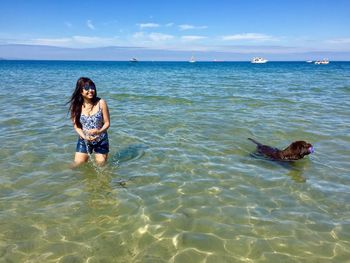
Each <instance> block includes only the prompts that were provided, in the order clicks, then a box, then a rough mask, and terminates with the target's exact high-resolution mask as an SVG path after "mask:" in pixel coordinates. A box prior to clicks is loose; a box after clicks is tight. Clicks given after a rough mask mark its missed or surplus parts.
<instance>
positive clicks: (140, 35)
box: [133, 32, 174, 42]
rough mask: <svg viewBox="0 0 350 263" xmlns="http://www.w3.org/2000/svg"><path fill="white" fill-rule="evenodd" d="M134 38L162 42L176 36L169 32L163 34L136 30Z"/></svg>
mask: <svg viewBox="0 0 350 263" xmlns="http://www.w3.org/2000/svg"><path fill="white" fill-rule="evenodd" d="M133 38H134V39H137V40H139V41H152V42H162V41H167V40H171V39H173V38H174V36H172V35H168V34H162V33H149V34H145V33H144V32H136V33H135V34H134V35H133Z"/></svg>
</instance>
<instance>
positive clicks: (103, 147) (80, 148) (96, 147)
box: [75, 134, 109, 154]
mask: <svg viewBox="0 0 350 263" xmlns="http://www.w3.org/2000/svg"><path fill="white" fill-rule="evenodd" d="M75 151H76V152H80V153H88V152H89V153H90V154H91V153H92V152H95V153H100V154H107V153H108V152H109V142H108V135H107V134H106V135H105V136H104V138H103V139H102V140H100V141H98V142H87V143H85V141H84V139H83V138H81V137H79V139H78V143H77V147H76V150H75Z"/></svg>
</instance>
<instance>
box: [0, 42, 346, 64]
mask: <svg viewBox="0 0 350 263" xmlns="http://www.w3.org/2000/svg"><path fill="white" fill-rule="evenodd" d="M258 48H259V49H261V50H270V51H271V52H267V51H266V52H256V51H255V50H256V49H258ZM232 50H236V52H214V51H174V50H166V49H149V48H143V47H118V46H112V47H99V48H64V47H54V46H43V45H19V44H7V45H0V57H2V58H3V59H7V60H10V59H17V60H18V59H24V60H106V61H108V60H110V61H129V60H130V59H131V58H136V59H137V60H138V61H188V60H189V59H190V58H191V56H192V55H195V57H196V60H197V61H213V60H214V59H215V60H217V61H250V60H251V58H252V57H256V56H259V57H260V56H261V57H265V58H266V59H268V60H269V61H306V60H309V59H312V60H316V59H322V58H328V59H329V60H330V61H350V52H304V53H297V52H294V53H292V52H290V53H287V52H286V51H283V48H282V47H277V46H276V47H273V46H270V47H266V46H264V47H262V46H261V47H243V46H232ZM272 51H273V52H272Z"/></svg>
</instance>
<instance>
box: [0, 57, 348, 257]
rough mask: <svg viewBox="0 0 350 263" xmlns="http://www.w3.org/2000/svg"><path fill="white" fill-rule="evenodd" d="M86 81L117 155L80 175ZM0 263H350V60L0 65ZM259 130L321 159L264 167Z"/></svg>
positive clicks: (265, 137) (275, 142) (264, 137)
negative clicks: (73, 103)
mask: <svg viewBox="0 0 350 263" xmlns="http://www.w3.org/2000/svg"><path fill="white" fill-rule="evenodd" d="M80 76H87V77H90V78H92V79H93V80H94V81H95V83H96V85H97V91H98V95H99V96H100V97H102V98H104V99H106V101H107V103H108V105H109V108H110V113H111V123H112V125H111V128H110V130H109V137H110V143H111V153H110V156H111V158H110V160H109V163H108V165H107V166H106V167H104V168H103V169H96V168H95V167H94V165H93V163H89V164H88V165H85V166H83V167H81V168H79V169H77V170H70V169H69V168H68V166H69V163H70V162H71V161H72V158H73V156H74V151H75V144H76V140H77V135H76V134H75V132H74V130H73V128H72V126H71V123H70V120H69V118H68V115H67V105H65V103H66V102H67V101H68V99H69V97H70V95H71V93H72V91H73V89H74V86H75V82H76V80H77V79H78V78H79V77H80ZM0 77H1V80H2V81H1V84H0V90H1V93H0V109H1V115H0V134H1V140H2V147H1V151H0V160H1V161H0V169H1V176H0V222H1V223H0V258H1V259H0V262H215V263H217V262H347V260H349V258H350V202H349V201H350V195H349V193H350V174H349V170H350V162H349V160H350V158H349V156H350V136H349V134H350V124H349V123H350V63H347V62H331V63H330V64H329V65H319V66H316V65H311V64H307V63H303V62H293V63H292V62H290V63H288V62H279V63H278V62H271V63H267V64H264V65H254V64H250V63H244V62H242V63H239V62H237V63H195V64H190V63H185V62H184V63H180V62H140V63H127V62H64V61H62V62H58V61H0ZM248 137H253V138H255V139H257V140H259V141H261V142H263V143H265V144H269V145H272V146H275V147H279V148H283V147H285V146H287V145H288V144H289V143H290V142H292V141H295V140H306V141H308V142H310V143H312V144H313V145H314V147H315V150H316V152H315V153H314V154H313V155H310V156H308V157H306V158H304V159H303V160H300V161H298V162H295V163H294V164H290V165H281V164H279V163H275V162H270V161H266V160H262V159H256V158H253V157H252V156H251V155H250V153H252V152H253V151H254V145H253V144H252V143H251V142H250V141H248V140H247V138H248Z"/></svg>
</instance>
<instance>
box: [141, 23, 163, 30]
mask: <svg viewBox="0 0 350 263" xmlns="http://www.w3.org/2000/svg"><path fill="white" fill-rule="evenodd" d="M138 26H139V27H140V28H141V29H143V28H155V27H159V24H156V23H143V24H138Z"/></svg>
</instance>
